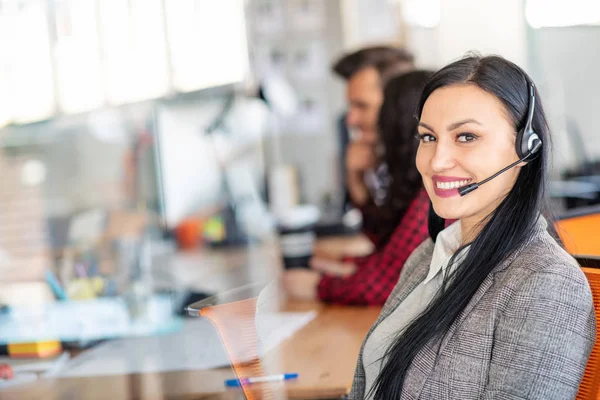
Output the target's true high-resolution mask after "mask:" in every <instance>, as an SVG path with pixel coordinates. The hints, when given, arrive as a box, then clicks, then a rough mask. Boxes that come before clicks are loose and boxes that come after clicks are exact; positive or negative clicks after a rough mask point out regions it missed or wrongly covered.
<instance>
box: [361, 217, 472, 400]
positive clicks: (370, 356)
mask: <svg viewBox="0 0 600 400" xmlns="http://www.w3.org/2000/svg"><path fill="white" fill-rule="evenodd" d="M461 241H462V232H461V224H460V221H456V222H455V223H453V224H452V225H450V226H449V227H447V228H446V229H444V230H443V231H441V232H440V233H439V234H438V236H437V239H436V241H435V246H434V248H433V254H432V258H431V264H430V265H429V273H428V274H427V277H426V278H425V279H424V280H423V282H421V283H420V284H419V285H418V286H417V287H416V288H415V289H414V290H413V291H412V292H411V293H410V294H409V295H408V296H407V297H406V298H405V299H404V301H403V302H402V303H400V304H399V305H398V307H397V308H396V309H395V310H394V311H393V312H392V313H391V314H390V315H389V316H388V317H387V318H386V319H384V320H383V321H381V323H380V324H379V325H378V326H377V328H375V330H374V331H373V332H371V335H369V338H368V339H367V342H366V343H365V347H364V351H363V367H364V370H365V378H366V379H365V384H366V386H365V394H366V393H369V390H370V389H371V387H372V386H373V382H374V381H375V378H376V377H377V375H379V371H380V370H381V367H382V365H383V362H384V361H385V360H384V355H385V352H386V351H387V349H388V347H389V346H390V344H391V343H392V341H393V340H394V338H396V336H397V334H398V332H400V331H402V330H403V329H405V328H406V327H408V325H409V324H410V323H411V322H412V321H413V320H414V319H415V318H416V317H418V316H419V315H420V314H421V313H422V312H423V311H424V310H425V309H426V308H427V306H428V305H429V304H430V303H431V301H432V300H433V298H434V297H435V295H436V294H437V292H438V290H439V289H440V288H441V287H442V284H443V283H444V275H446V273H447V272H449V271H447V269H448V262H449V261H450V258H452V256H453V255H454V253H455V252H456V251H457V250H458V249H459V248H460V245H461ZM466 254H467V250H463V251H461V253H460V255H459V257H460V258H458V257H457V259H456V260H455V262H454V263H453V266H452V268H453V269H454V268H455V267H456V265H457V262H458V261H460V260H462V259H463V258H464V256H465V255H466ZM367 398H372V396H369V397H367Z"/></svg>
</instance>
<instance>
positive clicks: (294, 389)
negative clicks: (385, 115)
mask: <svg viewBox="0 0 600 400" xmlns="http://www.w3.org/2000/svg"><path fill="white" fill-rule="evenodd" d="M320 246H321V248H325V249H326V248H333V251H334V252H335V251H336V250H340V251H341V249H343V248H344V247H345V246H347V247H346V248H348V247H350V248H353V249H356V248H357V246H367V245H365V244H364V241H363V240H359V239H357V238H352V237H351V238H344V239H328V240H325V241H321V243H320ZM364 248H366V247H364ZM228 254H229V255H228V256H224V255H223V253H222V252H209V253H208V254H207V255H206V256H204V257H201V258H202V259H203V260H204V262H203V265H202V267H203V268H202V270H203V273H202V276H203V278H202V279H203V281H204V282H206V279H204V278H211V276H212V275H211V274H212V273H216V272H217V271H222V272H225V275H224V276H225V277H229V276H231V275H235V276H236V280H235V281H229V280H228V279H224V278H223V276H221V277H220V278H218V279H217V278H215V277H214V276H212V278H211V279H213V278H214V279H215V280H219V283H220V284H224V285H227V286H230V287H231V285H233V286H236V285H239V284H240V283H241V281H240V279H243V280H244V281H245V283H247V282H248V281H251V279H250V278H253V277H256V276H261V275H262V274H265V273H270V272H269V271H271V272H272V271H274V270H276V269H278V268H280V265H278V263H279V262H280V261H277V258H278V256H279V255H278V251H276V250H273V248H272V247H271V246H269V247H268V248H266V249H264V251H263V253H261V254H262V255H260V254H259V256H258V257H257V258H256V259H255V260H254V261H255V262H251V263H250V265H246V266H247V267H248V268H242V266H244V264H245V263H246V261H248V260H246V259H245V257H256V254H253V255H252V254H251V255H250V256H245V255H244V253H243V252H240V251H237V252H236V251H234V252H228ZM189 257H191V258H192V259H197V258H198V257H199V256H198V255H197V254H195V255H189ZM194 257H196V258H194ZM206 260H210V263H209V264H210V265H208V267H209V268H207V265H206V264H207V263H206ZM265 261H267V263H268V264H269V267H268V268H267V267H266V266H265V265H264V264H263V262H265ZM184 264H185V265H184ZM197 267H198V265H197V263H196V262H189V263H187V264H186V263H183V264H182V265H179V266H178V267H177V268H179V270H178V271H177V274H183V276H186V277H188V278H189V277H190V276H194V277H195V278H196V279H199V278H200V276H199V275H197V274H194V273H195V272H197V271H196V270H195V269H194V268H196V269H197ZM207 271H208V272H207ZM253 271H254V272H253ZM256 271H259V272H260V273H258V275H257V272H256ZM211 282H212V281H211ZM215 282H216V281H215ZM232 282H233V283H232ZM284 310H286V311H309V310H317V311H318V315H317V317H316V318H315V319H314V320H312V321H311V322H310V323H309V324H308V325H306V326H305V327H304V328H302V329H301V330H300V331H298V332H297V333H296V334H294V335H293V336H292V337H291V338H290V339H288V340H286V341H285V342H283V343H282V344H281V345H280V346H279V347H277V348H276V349H274V350H272V351H270V352H269V353H267V355H266V357H265V358H264V359H263V360H262V361H263V364H264V365H265V366H266V368H267V370H268V373H269V374H271V373H283V372H297V373H299V376H300V378H299V379H298V381H296V382H291V381H290V382H287V383H286V385H285V386H284V387H285V391H286V396H285V397H288V398H298V399H311V398H313V399H316V398H321V399H322V398H339V397H342V396H343V395H345V394H346V393H347V392H348V390H349V389H350V387H351V384H352V377H353V375H354V368H355V366H356V359H357V357H358V352H359V350H360V345H361V343H362V341H363V339H364V336H365V335H366V333H367V331H368V329H369V327H370V326H371V325H372V323H373V322H374V321H375V319H376V318H377V316H378V315H379V311H380V308H379V307H370V308H358V307H339V306H329V305H324V304H321V303H318V302H304V303H303V302H293V301H288V302H286V304H285V306H284ZM199 340H200V339H199ZM199 345H201V343H199ZM233 377H234V374H233V371H232V370H231V369H230V368H221V369H213V370H196V371H177V372H164V373H146V374H130V375H117V376H97V377H86V378H61V379H53V380H48V379H47V380H39V381H37V382H35V383H34V384H31V385H26V386H18V387H15V388H10V389H5V390H2V391H0V400H17V399H18V400H28V399H35V400H38V399H40V400H41V399H44V400H54V399H57V400H58V399H61V400H62V399H77V400H80V399H81V400H86V399H110V400H120V399H140V400H154V399H164V398H169V399H239V398H243V396H241V391H239V390H232V389H229V390H225V388H224V385H223V381H224V380H225V379H230V378H233Z"/></svg>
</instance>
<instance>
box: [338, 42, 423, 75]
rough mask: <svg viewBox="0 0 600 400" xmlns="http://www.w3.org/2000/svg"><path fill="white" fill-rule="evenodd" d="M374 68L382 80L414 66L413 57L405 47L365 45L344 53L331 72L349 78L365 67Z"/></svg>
mask: <svg viewBox="0 0 600 400" xmlns="http://www.w3.org/2000/svg"><path fill="white" fill-rule="evenodd" d="M369 67H371V68H375V69H376V70H377V72H378V73H379V76H381V78H382V81H386V80H387V79H388V78H389V77H391V76H394V75H398V74H401V73H404V72H408V71H409V70H411V69H413V67H414V57H413V55H412V54H411V53H410V52H409V51H408V50H406V49H402V48H397V47H391V46H375V47H365V48H363V49H360V50H358V51H355V52H352V53H348V54H345V55H344V56H343V57H342V58H340V59H339V60H338V61H337V62H336V63H335V64H333V72H335V73H336V74H337V75H339V76H340V77H342V78H344V79H345V80H349V79H350V78H352V76H354V75H355V74H356V73H357V72H359V71H361V70H363V69H365V68H369Z"/></svg>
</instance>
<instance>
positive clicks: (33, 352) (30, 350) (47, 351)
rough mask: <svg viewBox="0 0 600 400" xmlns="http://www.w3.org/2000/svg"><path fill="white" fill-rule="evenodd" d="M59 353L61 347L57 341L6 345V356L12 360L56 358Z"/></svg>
mask: <svg viewBox="0 0 600 400" xmlns="http://www.w3.org/2000/svg"><path fill="white" fill-rule="evenodd" d="M60 352H62V345H61V344H60V342H59V341H58V340H47V341H44V342H32V343H9V344H8V355H9V356H10V357H13V358H45V357H52V356H56V355H58V354H59V353H60Z"/></svg>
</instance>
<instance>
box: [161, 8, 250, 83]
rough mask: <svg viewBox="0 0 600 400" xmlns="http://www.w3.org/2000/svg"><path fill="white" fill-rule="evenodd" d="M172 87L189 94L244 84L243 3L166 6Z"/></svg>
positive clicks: (245, 57)
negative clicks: (230, 84) (215, 87)
mask: <svg viewBox="0 0 600 400" xmlns="http://www.w3.org/2000/svg"><path fill="white" fill-rule="evenodd" d="M166 11H167V40H168V41H169V44H170V49H171V67H172V70H173V86H174V87H175V89H176V90H179V91H182V92H187V91H193V90H198V89H203V88H207V87H212V86H218V85H223V84H228V83H235V82H241V81H242V80H243V79H244V77H245V75H246V72H247V67H248V50H247V47H246V26H245V23H244V2H243V0H219V1H206V0H177V1H169V2H166Z"/></svg>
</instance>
